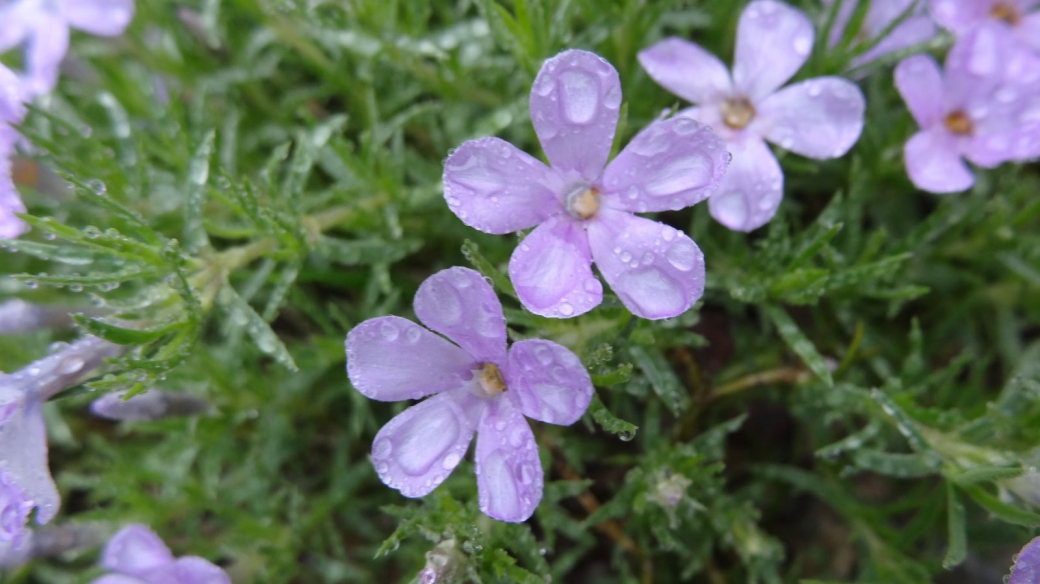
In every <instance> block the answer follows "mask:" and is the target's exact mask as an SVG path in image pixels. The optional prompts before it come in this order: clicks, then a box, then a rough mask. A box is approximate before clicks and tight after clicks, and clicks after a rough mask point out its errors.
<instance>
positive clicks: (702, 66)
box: [638, 37, 733, 103]
mask: <svg viewBox="0 0 1040 584" xmlns="http://www.w3.org/2000/svg"><path fill="white" fill-rule="evenodd" d="M638 59H639V64H640V65H642V66H643V69H645V70H646V73H647V75H649V76H650V78H651V79H653V80H654V81H656V82H657V83H658V84H659V85H661V86H662V87H664V88H665V89H667V90H668V91H671V92H672V93H674V94H675V95H678V96H679V97H681V98H683V99H685V100H686V101H689V102H691V103H704V102H706V101H713V100H715V99H719V98H720V97H722V96H725V95H728V94H729V93H731V92H732V91H733V82H732V81H731V80H730V78H729V70H727V69H726V66H725V65H723V64H722V61H720V60H719V59H718V57H716V56H715V55H712V54H711V53H709V52H708V51H705V50H704V49H703V48H701V47H700V45H697V44H695V43H691V42H689V41H687V40H684V39H680V38H676V37H671V38H667V39H664V40H662V41H659V42H657V43H656V44H654V45H653V46H651V47H650V48H648V49H644V50H642V51H639V55H638Z"/></svg>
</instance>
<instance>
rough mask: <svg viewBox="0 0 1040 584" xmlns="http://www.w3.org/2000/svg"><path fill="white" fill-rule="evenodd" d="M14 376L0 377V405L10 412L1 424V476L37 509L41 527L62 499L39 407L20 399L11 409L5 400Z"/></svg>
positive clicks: (37, 517)
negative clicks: (7, 386)
mask: <svg viewBox="0 0 1040 584" xmlns="http://www.w3.org/2000/svg"><path fill="white" fill-rule="evenodd" d="M13 377H14V376H13V375H7V376H5V377H3V378H0V403H7V404H8V405H7V406H6V407H5V408H4V409H6V410H8V411H9V413H8V416H7V418H6V419H5V420H3V421H2V422H0V445H3V447H2V449H0V473H4V474H6V475H7V477H8V479H9V480H10V481H11V482H13V483H14V484H16V485H18V488H20V489H21V490H22V491H23V492H24V493H25V494H26V496H28V497H29V499H30V500H31V501H32V504H33V505H34V506H35V507H36V508H37V511H36V522H37V523H39V524H41V525H42V524H44V523H47V522H48V521H50V520H51V519H53V518H54V516H55V515H56V514H57V513H58V507H59V506H60V505H61V497H60V496H59V495H58V489H57V487H55V485H54V480H53V479H51V473H50V469H49V468H48V467H47V430H46V428H45V427H44V424H43V413H42V412H41V411H40V404H39V403H37V402H36V401H35V400H26V399H24V397H23V401H20V402H16V404H17V405H15V407H14V408H13V410H11V408H10V403H11V402H10V400H8V399H5V396H4V394H5V393H6V392H5V391H4V389H5V387H4V386H6V385H7V384H8V383H9V382H11V381H12V378H13ZM0 407H3V406H0Z"/></svg>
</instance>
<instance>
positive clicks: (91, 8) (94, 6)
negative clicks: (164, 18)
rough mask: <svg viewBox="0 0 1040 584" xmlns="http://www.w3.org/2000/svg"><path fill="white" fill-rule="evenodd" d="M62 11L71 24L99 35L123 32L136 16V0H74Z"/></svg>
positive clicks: (66, 4) (113, 34) (112, 34)
mask: <svg viewBox="0 0 1040 584" xmlns="http://www.w3.org/2000/svg"><path fill="white" fill-rule="evenodd" d="M62 13H63V14H64V16H65V19H66V20H67V21H68V23H69V24H70V25H72V26H73V27H75V28H78V29H79V30H82V31H86V32H89V33H90V34H95V35H98V36H115V35H117V34H120V33H122V32H123V30H125V29H126V26H127V25H128V24H130V19H131V18H133V16H134V0H72V1H71V2H66V3H65V5H64V6H63V10H62Z"/></svg>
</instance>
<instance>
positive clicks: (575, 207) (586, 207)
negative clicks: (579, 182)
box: [567, 187, 599, 219]
mask: <svg viewBox="0 0 1040 584" xmlns="http://www.w3.org/2000/svg"><path fill="white" fill-rule="evenodd" d="M596 211H599V191H598V190H596V188H595V187H578V188H577V189H574V191H572V192H571V194H569V195H567V213H569V214H570V216H571V217H574V218H575V219H588V218H589V217H592V216H593V215H595V214H596Z"/></svg>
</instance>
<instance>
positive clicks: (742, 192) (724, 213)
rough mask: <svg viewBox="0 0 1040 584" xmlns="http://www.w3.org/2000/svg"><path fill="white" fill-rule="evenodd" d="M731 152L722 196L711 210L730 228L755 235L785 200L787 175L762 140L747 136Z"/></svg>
mask: <svg viewBox="0 0 1040 584" xmlns="http://www.w3.org/2000/svg"><path fill="white" fill-rule="evenodd" d="M729 148H730V153H731V154H732V155H733V160H732V161H731V162H730V165H729V170H727V171H726V176H724V177H723V178H722V185H721V186H720V187H719V190H718V192H717V193H715V194H714V195H712V197H711V198H710V199H708V209H709V210H710V211H711V216H712V217H714V218H715V220H716V221H718V222H719V223H722V224H723V225H725V226H726V227H728V228H730V229H732V230H734V231H752V230H754V229H758V228H759V227H761V226H763V225H765V224H766V223H768V222H769V220H770V219H772V218H773V216H774V215H776V210H777V209H778V208H779V207H780V201H781V199H783V196H784V173H783V171H782V170H781V169H780V163H778V162H777V161H776V157H775V156H773V153H772V152H771V151H770V150H769V147H768V146H766V143H765V142H763V141H762V140H761V139H759V138H756V137H754V136H744V137H742V138H741V139H739V140H735V141H733V142H730V143H729Z"/></svg>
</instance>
